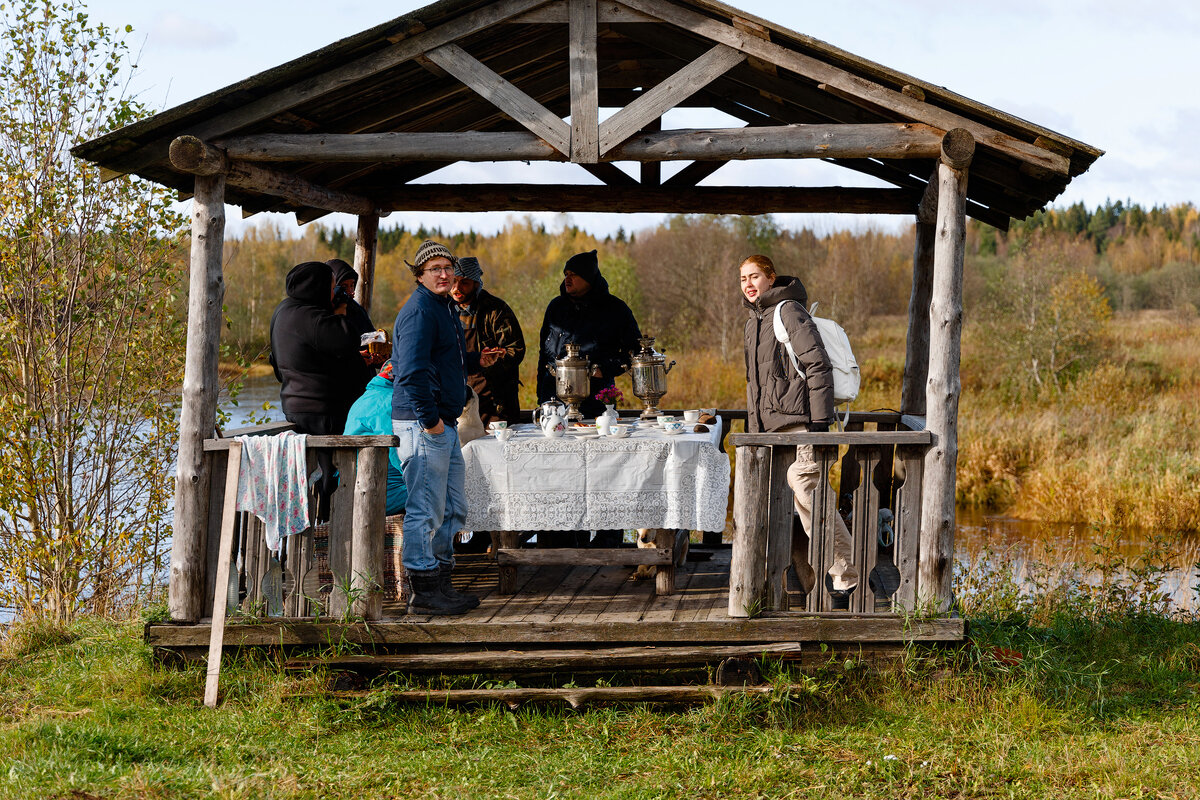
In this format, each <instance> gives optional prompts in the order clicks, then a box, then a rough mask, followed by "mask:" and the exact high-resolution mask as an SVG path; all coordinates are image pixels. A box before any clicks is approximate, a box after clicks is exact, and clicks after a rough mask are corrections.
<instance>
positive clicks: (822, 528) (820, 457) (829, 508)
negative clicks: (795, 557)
mask: <svg viewBox="0 0 1200 800" xmlns="http://www.w3.org/2000/svg"><path fill="white" fill-rule="evenodd" d="M813 457H814V458H815V459H816V460H817V463H818V464H819V465H820V466H821V475H820V479H819V480H818V481H817V488H816V489H815V490H814V491H813V514H812V527H813V530H811V531H808V548H809V555H808V563H809V564H811V565H812V568H813V571H815V572H816V574H817V580H816V583H815V584H814V585H813V590H812V592H810V593H809V594H810V597H809V598H808V610H809V611H829V610H830V604H829V591H828V589H827V588H826V586H825V576H826V575H828V574H829V570H830V569H831V568H832V567H833V525H834V522H833V519H834V517H833V515H834V514H836V513H838V510H837V492H836V491H834V488H833V486H832V485H831V484H830V483H829V473H830V471H831V470H832V469H833V465H834V464H835V463H837V457H838V448H837V446H836V445H822V446H816V447H813Z"/></svg>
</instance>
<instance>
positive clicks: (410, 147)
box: [214, 122, 944, 163]
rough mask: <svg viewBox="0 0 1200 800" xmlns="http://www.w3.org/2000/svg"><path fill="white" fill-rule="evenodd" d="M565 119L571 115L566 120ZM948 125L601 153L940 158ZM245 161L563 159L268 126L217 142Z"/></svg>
mask: <svg viewBox="0 0 1200 800" xmlns="http://www.w3.org/2000/svg"><path fill="white" fill-rule="evenodd" d="M563 125H564V126H565V125H566V123H563ZM943 136H944V132H943V131H941V130H939V129H937V128H933V127H930V126H929V125H924V124H921V123H919V122H881V123H875V124H870V125H776V126H769V127H761V126H760V127H753V126H747V127H744V128H709V129H703V128H698V129H692V128H685V129H679V130H669V131H661V132H644V133H641V134H640V135H638V136H635V137H633V138H632V139H629V140H628V141H626V142H624V143H623V144H620V145H618V146H616V147H614V148H612V149H610V150H609V151H608V152H607V153H605V154H604V155H602V156H601V157H600V161H601V162H610V161H691V160H694V161H730V160H752V159H763V158H884V159H903V158H938V157H939V155H940V154H941V142H942V137H943ZM214 144H215V145H217V146H219V147H221V148H223V150H224V151H225V152H226V153H227V154H228V155H229V156H230V157H231V158H239V159H242V160H245V161H307V162H316V163H332V162H342V163H353V162H367V163H375V162H405V161H564V160H566V156H565V154H564V153H562V151H560V150H557V149H555V148H554V147H553V146H552V145H550V144H549V143H547V142H546V141H545V140H544V139H542V138H541V137H539V136H538V135H537V134H536V133H531V132H526V131H496V132H479V131H466V132H459V133H421V132H412V133H332V134H317V133H268V134H259V135H255V136H241V137H234V138H230V139H222V140H218V141H216V142H214Z"/></svg>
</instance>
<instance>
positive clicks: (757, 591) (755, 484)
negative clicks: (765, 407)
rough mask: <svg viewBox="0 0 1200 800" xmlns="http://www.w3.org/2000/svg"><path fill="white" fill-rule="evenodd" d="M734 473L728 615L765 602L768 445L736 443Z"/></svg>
mask: <svg viewBox="0 0 1200 800" xmlns="http://www.w3.org/2000/svg"><path fill="white" fill-rule="evenodd" d="M734 473H735V474H734V479H733V554H732V561H731V562H730V565H729V616H731V617H751V616H754V615H756V614H757V613H759V612H761V611H762V610H763V604H764V603H765V602H766V596H765V592H766V586H765V582H766V562H767V531H768V525H769V522H770V510H769V509H770V487H771V448H769V447H761V446H757V447H756V446H740V447H738V448H737V457H736V459H735V461H734Z"/></svg>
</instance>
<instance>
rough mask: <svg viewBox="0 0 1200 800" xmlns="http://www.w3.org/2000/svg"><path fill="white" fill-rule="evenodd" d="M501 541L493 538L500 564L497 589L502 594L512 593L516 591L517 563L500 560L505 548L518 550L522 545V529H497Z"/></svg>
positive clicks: (497, 560)
mask: <svg viewBox="0 0 1200 800" xmlns="http://www.w3.org/2000/svg"><path fill="white" fill-rule="evenodd" d="M496 533H497V535H498V539H499V541H497V540H496V539H493V540H492V542H493V546H494V547H495V550H496V563H497V565H499V573H500V574H499V576H498V581H499V584H498V586H497V587H496V591H497V592H499V593H500V594H512V593H513V592H515V591H516V583H517V567H516V565H515V564H509V565H506V564H504V563H503V562H501V560H500V556H501V554H502V553H504V551H505V550H516V549H517V548H518V547H520V546H521V533H520V531H496Z"/></svg>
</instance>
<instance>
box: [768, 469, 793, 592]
mask: <svg viewBox="0 0 1200 800" xmlns="http://www.w3.org/2000/svg"><path fill="white" fill-rule="evenodd" d="M795 460H796V448H794V447H786V446H784V447H772V448H771V488H770V494H769V496H768V503H769V506H768V511H767V552H766V596H765V602H764V606H765V610H767V611H786V610H787V599H786V594H785V590H786V588H787V568H788V566H789V565H790V564H791V563H792V514H793V513H795V512H794V508H795V503H794V501H793V497H794V495H793V493H792V487H791V486H789V485H788V482H787V471H788V467H790V466H791V465H792V464H793V463H794V462H795Z"/></svg>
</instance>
